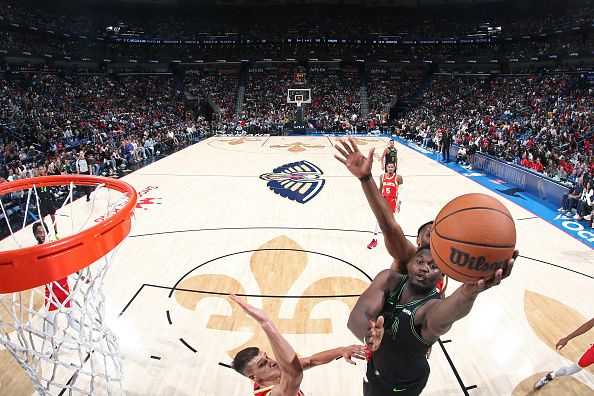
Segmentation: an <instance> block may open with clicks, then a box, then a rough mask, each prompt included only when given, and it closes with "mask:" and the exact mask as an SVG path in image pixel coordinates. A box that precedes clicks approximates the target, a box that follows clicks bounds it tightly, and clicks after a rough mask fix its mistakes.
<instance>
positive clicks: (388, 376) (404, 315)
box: [367, 276, 440, 395]
mask: <svg viewBox="0 0 594 396" xmlns="http://www.w3.org/2000/svg"><path fill="white" fill-rule="evenodd" d="M408 282H409V278H408V276H405V277H404V278H402V280H401V281H400V283H399V284H398V286H397V287H396V288H395V289H394V290H392V291H390V292H386V296H385V303H384V306H383V308H382V311H381V313H380V315H382V316H383V317H384V320H385V322H384V337H383V339H382V342H381V345H380V347H379V349H378V350H377V351H375V352H374V353H373V355H372V356H371V359H370V361H369V364H368V366H367V379H368V380H369V382H370V383H371V384H373V386H374V388H380V389H383V390H385V392H382V394H394V395H398V394H400V393H401V392H404V391H407V390H410V389H412V388H417V389H418V388H420V389H421V390H422V388H423V387H424V386H425V383H426V381H427V378H428V377H429V363H427V357H426V356H427V350H428V349H429V348H430V347H431V345H432V344H433V342H427V341H425V340H423V338H422V337H421V328H420V326H418V325H415V324H414V320H415V314H416V312H417V310H418V309H419V308H420V307H421V306H423V304H425V303H427V302H428V301H430V300H433V299H439V298H440V297H439V293H438V292H437V290H433V291H432V292H430V293H429V294H427V295H426V296H425V297H423V298H421V299H418V300H416V301H411V302H409V303H406V304H401V303H400V299H401V297H402V291H403V290H404V286H405V285H406V283H408ZM419 393H420V391H419Z"/></svg>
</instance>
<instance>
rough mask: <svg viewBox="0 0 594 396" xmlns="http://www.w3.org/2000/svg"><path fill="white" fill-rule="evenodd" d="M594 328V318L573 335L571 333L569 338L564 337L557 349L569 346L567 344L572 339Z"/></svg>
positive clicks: (558, 342)
mask: <svg viewBox="0 0 594 396" xmlns="http://www.w3.org/2000/svg"><path fill="white" fill-rule="evenodd" d="M592 327H594V318H592V319H590V320H589V321H587V322H586V323H584V324H583V325H581V326H580V327H578V328H577V329H576V330H575V331H574V332H573V333H571V334H570V335H568V336H567V337H563V338H561V339H560V340H559V341H557V345H556V348H557V349H562V348H563V347H564V346H565V345H567V343H568V342H569V341H570V340H571V339H573V338H575V337H577V336H580V335H582V334H584V333H585V332H586V331H588V330H590V329H591V328H592Z"/></svg>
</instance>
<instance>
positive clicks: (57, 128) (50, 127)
mask: <svg viewBox="0 0 594 396" xmlns="http://www.w3.org/2000/svg"><path fill="white" fill-rule="evenodd" d="M0 92H1V93H2V94H1V95H0V178H2V180H4V181H6V180H8V181H12V180H15V179H21V178H29V177H35V176H38V175H39V174H40V173H39V172H40V170H39V168H40V166H44V167H45V168H46V169H47V171H48V173H49V174H61V173H76V167H75V165H74V162H75V160H76V158H77V157H78V156H79V155H80V153H81V152H82V153H83V155H84V156H85V158H86V159H87V162H88V163H89V164H90V168H91V171H92V173H93V174H94V175H104V176H108V175H109V176H118V175H121V174H123V172H126V171H129V170H130V168H131V167H132V166H137V165H135V164H142V163H143V162H144V161H146V160H150V159H151V158H155V157H158V156H160V155H162V154H164V153H167V152H169V151H172V150H174V149H176V148H177V147H181V146H183V145H187V144H190V143H191V142H192V140H193V138H195V137H198V136H200V135H201V134H202V133H204V131H206V130H207V127H208V125H207V123H206V121H205V120H204V118H203V117H202V116H199V115H197V114H194V113H193V111H192V110H191V109H187V108H186V106H185V104H184V100H183V95H181V94H180V91H179V90H178V88H177V87H176V85H175V83H174V81H173V79H172V78H170V77H153V76H151V77H147V76H143V77H125V76H120V77H119V78H115V77H109V76H106V75H71V76H67V75H59V74H56V73H47V74H17V73H12V74H5V75H3V76H2V77H1V78H0ZM3 198H5V199H6V198H7V197H3ZM12 198H14V199H15V200H16V201H17V202H16V205H15V207H14V211H15V212H22V210H23V209H24V208H23V206H22V205H23V204H24V202H19V201H18V198H19V197H12Z"/></svg>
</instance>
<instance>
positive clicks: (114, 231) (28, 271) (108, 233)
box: [0, 175, 138, 293]
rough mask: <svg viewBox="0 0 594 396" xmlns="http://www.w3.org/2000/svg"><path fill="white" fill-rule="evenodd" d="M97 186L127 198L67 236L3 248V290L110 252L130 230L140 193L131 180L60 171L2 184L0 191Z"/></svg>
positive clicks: (56, 275)
mask: <svg viewBox="0 0 594 396" xmlns="http://www.w3.org/2000/svg"><path fill="white" fill-rule="evenodd" d="M71 182H72V183H74V185H76V186H98V185H100V184H104V185H105V187H107V188H110V189H113V190H117V191H119V192H121V193H124V194H126V195H127V196H128V202H126V204H125V205H124V207H122V208H121V209H120V210H118V211H117V212H116V213H115V214H113V215H112V216H109V217H108V218H107V219H105V220H104V221H102V222H100V223H98V224H95V225H94V226H92V227H89V228H87V229H85V230H83V231H81V232H80V233H78V234H75V235H70V236H68V237H66V238H64V239H60V240H57V241H53V242H49V243H44V244H42V245H36V246H30V247H26V248H21V249H15V250H9V251H4V252H0V293H13V292H17V291H22V290H29V289H33V288H35V287H38V286H41V285H45V284H48V283H51V282H53V281H55V280H57V279H61V278H63V277H65V276H68V275H70V274H73V273H74V272H76V271H80V270H81V269H83V268H85V267H87V266H89V265H90V264H92V263H94V262H95V261H97V260H99V259H100V258H101V257H103V256H105V255H106V254H107V253H109V252H110V251H111V250H112V249H113V248H115V247H116V246H117V245H118V244H119V243H120V242H122V241H123V240H124V239H125V238H126V236H128V234H129V233H130V229H131V227H132V215H133V214H134V208H135V207H136V201H137V200H138V195H137V193H136V190H134V188H133V187H132V186H130V185H129V184H128V183H125V182H123V181H121V180H117V179H110V178H107V177H97V176H89V175H58V176H45V177H35V178H30V179H22V180H17V181H14V182H9V183H2V184H0V195H2V194H7V193H10V192H13V191H19V190H26V189H29V188H32V187H33V186H36V187H44V186H63V185H69V184H70V183H71Z"/></svg>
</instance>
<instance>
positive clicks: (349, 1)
mask: <svg viewBox="0 0 594 396" xmlns="http://www.w3.org/2000/svg"><path fill="white" fill-rule="evenodd" d="M83 1H86V2H90V3H99V2H105V0H83ZM115 1H116V2H122V3H128V4H133V3H138V4H147V3H150V4H154V5H159V4H160V5H176V4H179V5H194V4H209V5H285V4H287V5H288V4H292V5H299V4H336V5H366V6H372V7H373V6H398V7H419V6H435V5H446V6H447V5H453V4H460V5H465V4H466V5H469V4H487V3H501V2H510V1H511V0H115Z"/></svg>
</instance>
